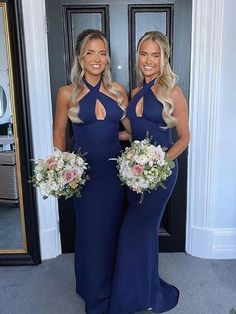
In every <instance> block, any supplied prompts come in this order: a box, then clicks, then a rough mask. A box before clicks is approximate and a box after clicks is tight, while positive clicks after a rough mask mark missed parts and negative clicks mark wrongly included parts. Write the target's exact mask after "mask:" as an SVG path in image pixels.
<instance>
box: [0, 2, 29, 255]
mask: <svg viewBox="0 0 236 314" xmlns="http://www.w3.org/2000/svg"><path fill="white" fill-rule="evenodd" d="M6 6H7V4H6V3H4V2H0V55H1V58H0V253H25V252H27V245H26V232H25V222H24V206H23V198H22V184H21V177H22V174H21V165H20V158H19V153H20V152H19V145H18V141H17V139H18V134H17V119H16V116H15V92H14V80H13V78H14V73H13V69H12V57H11V47H10V36H9V25H8V16H7V7H6Z"/></svg>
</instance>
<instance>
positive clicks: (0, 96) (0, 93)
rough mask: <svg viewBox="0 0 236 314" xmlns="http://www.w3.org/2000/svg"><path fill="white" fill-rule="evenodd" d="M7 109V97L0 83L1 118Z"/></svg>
mask: <svg viewBox="0 0 236 314" xmlns="http://www.w3.org/2000/svg"><path fill="white" fill-rule="evenodd" d="M6 109H7V97H6V93H5V91H4V89H3V87H2V86H1V85H0V118H2V117H3V116H4V114H5V112H6Z"/></svg>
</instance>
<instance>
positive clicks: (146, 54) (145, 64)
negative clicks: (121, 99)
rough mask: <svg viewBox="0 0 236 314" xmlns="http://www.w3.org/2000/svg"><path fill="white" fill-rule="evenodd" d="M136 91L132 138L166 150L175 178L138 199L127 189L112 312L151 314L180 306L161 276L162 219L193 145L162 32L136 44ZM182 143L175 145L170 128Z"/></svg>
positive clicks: (174, 290)
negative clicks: (180, 163)
mask: <svg viewBox="0 0 236 314" xmlns="http://www.w3.org/2000/svg"><path fill="white" fill-rule="evenodd" d="M137 50H138V61H137V75H138V76H137V77H138V87H137V88H135V89H134V90H133V91H132V100H131V102H130V103H129V106H128V109H127V116H128V118H129V119H130V122H131V129H132V137H133V140H142V139H144V138H146V136H147V133H148V134H149V137H150V138H152V141H153V142H155V143H157V144H160V145H161V146H162V147H166V148H167V149H168V150H167V156H168V158H169V159H170V160H173V162H174V163H175V168H174V169H173V170H172V174H171V176H169V177H168V178H167V180H166V181H165V185H166V189H163V188H161V187H159V188H157V189H156V190H153V191H151V193H147V194H145V196H144V200H143V202H142V203H141V204H140V203H139V200H140V196H139V194H137V193H136V192H133V191H131V190H128V210H127V214H126V217H125V220H124V222H123V225H122V228H121V231H120V236H119V244H118V252H117V260H116V268H115V273H114V279H113V286H112V297H111V303H110V308H109V314H133V313H135V312H138V311H145V310H152V312H155V313H163V312H166V311H169V310H170V309H172V308H173V307H175V306H176V304H177V303H178V298H179V291H178V289H177V288H175V287H174V286H172V285H170V284H168V283H166V282H165V281H164V280H162V279H161V278H160V277H159V274H158V252H159V247H158V238H157V232H158V230H159V228H160V222H161V218H162V215H163V212H164V209H165V206H166V204H167V202H168V200H169V198H170V196H171V193H172V191H173V189H174V186H175V183H176V179H177V175H178V162H177V159H176V158H177V157H178V156H179V155H180V154H181V153H182V152H183V151H184V150H185V148H186V147H187V145H188V143H189V138H190V136H189V126H188V114H187V103H186V100H185V98H184V95H183V93H182V91H181V89H180V87H178V86H177V85H176V84H175V83H176V75H175V74H174V73H173V71H172V70H171V67H170V64H169V57H170V47H169V42H168V38H167V37H166V36H165V35H164V34H162V33H160V32H158V31H153V32H147V33H145V34H144V35H143V36H142V37H141V38H140V40H139V43H138V47H137ZM173 127H175V128H176V131H177V135H178V139H177V141H176V142H175V143H172V128H173Z"/></svg>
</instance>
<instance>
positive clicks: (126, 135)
mask: <svg viewBox="0 0 236 314" xmlns="http://www.w3.org/2000/svg"><path fill="white" fill-rule="evenodd" d="M115 87H116V88H117V89H118V90H119V92H120V93H121V94H122V96H123V102H122V105H123V106H124V107H125V109H126V108H127V107H128V104H129V99H128V96H127V93H126V90H125V89H124V87H123V86H122V85H121V84H118V83H115ZM121 123H122V125H123V127H124V128H125V130H124V131H120V132H119V140H120V141H127V140H129V139H130V138H131V125H130V121H129V119H128V118H127V117H125V118H123V119H122V120H121Z"/></svg>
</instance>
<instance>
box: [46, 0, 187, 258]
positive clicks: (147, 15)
mask: <svg viewBox="0 0 236 314" xmlns="http://www.w3.org/2000/svg"><path fill="white" fill-rule="evenodd" d="M46 10H47V25H48V47H49V64H50V77H51V91H52V103H53V104H55V98H56V91H57V89H58V87H59V86H61V85H65V84H68V83H69V82H70V79H69V77H70V75H69V73H70V68H71V64H72V60H73V50H74V44H75V40H76V36H77V34H78V33H79V32H80V31H82V30H83V29H86V28H97V29H101V30H102V31H103V32H104V33H105V34H106V36H107V38H108V39H110V53H111V59H112V74H113V79H114V80H115V81H118V82H120V83H121V84H123V85H124V86H125V88H126V90H127V91H128V92H129V91H130V90H131V88H133V87H134V86H135V58H136V54H135V47H136V46H137V40H138V39H139V37H140V36H141V35H142V34H143V33H144V32H145V31H148V30H159V31H162V32H163V33H165V34H167V35H168V37H169V39H170V45H171V50H172V56H171V64H172V66H173V68H174V71H175V72H176V73H177V74H178V76H179V82H178V84H179V85H180V86H181V88H182V89H183V91H184V93H185V96H186V98H187V99H188V96H189V72H190V43H191V0H170V1H164V0H162V1H152V0H142V4H137V1H132V0H130V1H126V0H122V1H121V0H120V1H119V0H112V1H101V0H97V1H96V0H84V1H78V0H77V1H76V0H74V1H73V0H61V1H58V0H50V1H46ZM53 107H54V105H53ZM53 111H54V108H53ZM70 134H71V132H70V125H69V127H68V136H67V138H68V141H67V142H68V143H67V144H68V149H69V147H70V139H71V136H70ZM179 167H180V169H179V177H178V181H177V185H176V188H175V190H174V193H173V195H172V197H171V200H170V201H169V203H168V205H167V208H166V211H165V214H164V216H163V219H162V224H161V230H160V250H161V251H162V252H173V251H184V249H185V226H186V181H187V180H186V179H187V152H185V153H184V154H182V155H181V157H180V158H179ZM59 215H60V232H61V242H62V252H63V253H66V252H73V251H74V232H75V222H74V210H73V203H72V200H67V201H65V200H60V201H59Z"/></svg>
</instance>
